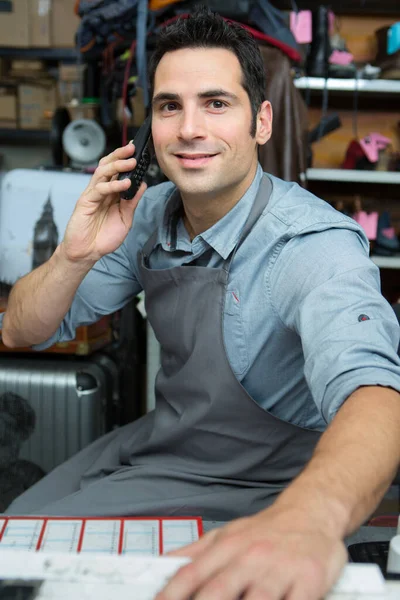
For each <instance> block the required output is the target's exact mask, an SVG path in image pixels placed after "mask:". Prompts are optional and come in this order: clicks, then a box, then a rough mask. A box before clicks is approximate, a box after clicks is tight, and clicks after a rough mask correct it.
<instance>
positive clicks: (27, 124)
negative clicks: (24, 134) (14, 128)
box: [18, 81, 57, 129]
mask: <svg viewBox="0 0 400 600" xmlns="http://www.w3.org/2000/svg"><path fill="white" fill-rule="evenodd" d="M18 101H19V120H20V128H21V129H50V128H51V118H52V116H53V113H54V111H55V109H56V108H57V91H56V86H55V84H54V83H53V82H52V83H50V84H48V83H47V82H44V81H43V82H38V83H35V84H21V85H19V86H18Z"/></svg>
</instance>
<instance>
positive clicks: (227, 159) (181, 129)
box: [152, 48, 264, 197]
mask: <svg viewBox="0 0 400 600" xmlns="http://www.w3.org/2000/svg"><path fill="white" fill-rule="evenodd" d="M251 123H252V114H251V107H250V100H249V97H248V95H247V93H246V91H245V89H244V88H243V86H242V72H241V67H240V63H239V61H238V59H237V58H236V56H235V54H234V53H233V52H231V51H229V50H225V49H221V48H195V49H183V50H176V51H173V52H167V53H166V54H164V56H163V57H162V59H161V61H160V63H159V65H158V67H157V70H156V73H155V81H154V95H153V129H152V130H153V140H154V146H155V150H156V155H157V159H158V161H159V164H160V167H161V168H162V170H163V171H164V173H165V175H167V177H168V178H169V179H170V180H171V181H173V182H174V183H175V184H176V185H177V187H178V188H179V189H180V191H181V193H182V195H183V196H184V197H185V196H186V197H188V196H215V195H218V194H223V193H224V192H226V191H228V190H232V189H235V188H236V187H242V186H243V183H245V187H244V190H243V191H245V189H247V187H248V185H250V183H251V181H252V178H253V177H254V173H255V168H256V164H257V150H256V147H257V146H256V144H257V142H259V141H260V140H259V139H258V138H257V134H256V137H255V138H253V137H251V135H250V130H251ZM261 143H264V142H261Z"/></svg>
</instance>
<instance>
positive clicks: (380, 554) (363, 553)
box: [347, 542, 389, 577]
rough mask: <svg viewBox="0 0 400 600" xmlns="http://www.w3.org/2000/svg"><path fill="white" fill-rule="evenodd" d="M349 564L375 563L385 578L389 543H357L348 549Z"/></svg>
mask: <svg viewBox="0 0 400 600" xmlns="http://www.w3.org/2000/svg"><path fill="white" fill-rule="evenodd" d="M347 550H348V553H349V557H350V559H351V562H355V563H375V564H376V565H378V567H379V568H380V570H381V571H382V574H383V576H384V577H386V576H387V572H386V565H387V559H388V554H389V542H359V543H358V544H351V545H350V546H349V547H348V548H347Z"/></svg>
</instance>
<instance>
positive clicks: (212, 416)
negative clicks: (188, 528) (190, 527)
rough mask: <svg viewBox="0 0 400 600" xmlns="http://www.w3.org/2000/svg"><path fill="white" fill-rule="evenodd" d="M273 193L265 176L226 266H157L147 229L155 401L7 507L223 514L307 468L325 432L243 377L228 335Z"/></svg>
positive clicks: (249, 504) (265, 497) (241, 509)
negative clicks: (236, 263) (253, 392)
mask: <svg viewBox="0 0 400 600" xmlns="http://www.w3.org/2000/svg"><path fill="white" fill-rule="evenodd" d="M270 193H271V183H270V180H269V178H268V177H267V176H264V177H263V179H262V182H261V185H260V189H259V192H258V194H257V196H256V199H255V201H254V203H253V207H252V210H251V212H250V215H249V217H248V219H247V222H246V224H245V226H244V228H243V230H242V233H241V237H240V239H239V242H238V244H237V245H236V247H235V249H234V251H233V252H232V253H231V255H230V257H228V259H227V260H226V261H225V263H224V265H223V267H222V268H208V267H200V266H195V265H193V264H189V265H185V266H181V267H173V268H171V269H163V270H156V269H151V268H150V264H149V257H150V256H151V253H152V250H153V248H154V245H155V243H156V238H157V235H156V232H155V233H154V234H153V235H152V236H151V237H150V239H149V240H148V241H147V243H146V244H145V246H144V248H143V252H142V253H141V254H139V257H138V258H139V266H140V276H141V280H142V283H143V288H144V290H145V298H146V308H147V315H148V318H149V320H150V323H151V325H152V327H153V328H154V331H155V334H156V337H157V339H158V341H159V342H160V344H161V348H162V351H161V369H160V371H159V373H158V375H157V380H156V409H155V410H154V411H152V412H150V413H148V414H147V415H145V416H144V417H142V418H140V419H138V420H137V421H135V422H133V423H130V424H128V425H126V426H124V427H122V428H120V429H117V430H115V431H113V432H111V433H109V434H107V435H106V436H104V437H102V438H100V439H99V440H97V441H96V442H94V443H93V444H91V445H90V446H89V447H88V448H86V449H84V450H83V451H81V452H80V453H79V454H77V455H76V456H75V457H73V458H72V459H70V460H69V461H67V462H66V463H64V464H63V465H61V466H60V467H58V468H56V469H55V470H54V471H53V472H51V473H50V474H49V475H48V476H47V477H46V478H45V479H43V480H42V481H40V482H39V483H37V484H36V485H35V486H34V487H33V488H31V489H30V490H28V491H27V492H26V493H25V494H24V495H22V496H20V498H18V499H17V500H16V501H15V502H14V503H13V504H12V505H11V507H10V508H9V510H8V513H9V514H27V513H32V514H47V515H76V516H78V515H104V516H111V515H200V516H202V517H203V518H204V519H208V520H220V521H226V520H230V519H232V518H235V517H239V516H243V515H249V514H252V513H256V512H258V511H260V510H262V509H263V508H265V507H267V506H268V505H270V504H271V503H272V502H273V501H274V499H275V498H276V497H277V495H278V494H279V493H280V492H281V491H282V489H284V488H285V487H286V486H287V485H288V484H289V483H290V481H291V480H292V479H293V478H294V477H295V476H296V475H297V474H298V473H299V472H300V470H301V469H302V468H303V467H304V465H305V463H306V462H307V461H308V460H309V459H310V457H311V455H312V452H313V450H314V448H315V445H316V443H317V441H318V439H319V437H320V435H321V434H320V432H317V431H313V430H309V429H304V428H301V427H298V426H295V425H292V424H290V423H287V422H285V421H282V420H281V419H279V418H277V417H275V416H273V415H271V414H270V413H269V412H267V411H265V410H264V409H263V408H261V407H260V406H259V405H258V404H257V403H256V402H255V401H254V400H253V399H252V398H251V397H250V396H249V395H248V393H247V392H246V390H245V389H244V388H243V386H242V385H241V384H240V383H239V382H238V380H237V379H236V377H235V375H234V373H233V371H232V369H231V367H230V364H229V362H228V358H227V355H226V351H225V347H224V341H223V315H224V304H225V296H226V286H227V283H228V279H229V269H230V265H231V262H232V260H233V258H234V255H235V253H236V252H237V251H238V250H239V248H240V246H241V244H242V243H243V242H244V240H245V239H246V237H247V235H248V234H249V233H250V231H251V229H252V227H253V226H254V225H255V223H256V222H257V220H258V218H259V217H260V215H261V214H262V212H263V210H264V208H265V207H266V205H267V203H268V200H269V196H270ZM266 368H268V365H266Z"/></svg>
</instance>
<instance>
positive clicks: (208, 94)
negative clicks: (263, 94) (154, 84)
mask: <svg viewBox="0 0 400 600" xmlns="http://www.w3.org/2000/svg"><path fill="white" fill-rule="evenodd" d="M197 97H198V98H216V97H218V98H229V99H230V100H232V101H235V100H238V96H236V95H235V94H232V92H227V91H226V90H223V89H215V90H206V91H204V92H199V93H198V94H197ZM178 100H181V96H180V95H179V94H172V93H169V92H160V93H159V94H157V95H156V96H154V98H153V100H152V104H153V106H154V105H155V104H157V103H159V102H165V101H170V102H175V101H178Z"/></svg>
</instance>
